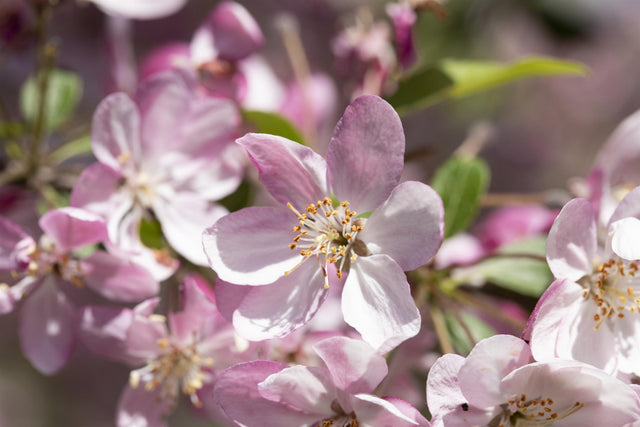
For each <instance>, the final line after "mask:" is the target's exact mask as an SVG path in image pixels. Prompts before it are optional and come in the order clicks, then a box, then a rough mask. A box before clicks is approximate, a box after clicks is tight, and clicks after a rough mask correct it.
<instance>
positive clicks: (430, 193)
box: [203, 96, 443, 352]
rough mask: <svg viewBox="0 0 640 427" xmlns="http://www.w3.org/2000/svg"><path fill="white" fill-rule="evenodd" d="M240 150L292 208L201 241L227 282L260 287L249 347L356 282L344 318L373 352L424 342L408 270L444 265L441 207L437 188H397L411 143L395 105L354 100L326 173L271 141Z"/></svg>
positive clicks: (307, 154)
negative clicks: (419, 338)
mask: <svg viewBox="0 0 640 427" xmlns="http://www.w3.org/2000/svg"><path fill="white" fill-rule="evenodd" d="M238 143H239V144H240V145H242V146H243V147H245V149H246V150H247V152H248V154H249V157H250V158H251V160H252V161H253V162H254V164H255V165H256V167H257V168H258V171H259V174H260V180H261V181H262V183H263V184H265V186H266V187H267V189H268V190H269V192H270V193H271V195H272V196H273V197H274V198H275V199H276V200H278V201H279V202H280V203H282V204H284V205H286V206H287V207H286V208H285V207H279V208H271V207H264V208H263V207H251V208H245V209H242V210H240V211H238V212H234V213H232V214H229V215H227V216H225V217H223V218H221V219H220V220H219V221H218V222H216V223H215V224H214V225H213V226H212V227H210V228H209V229H207V230H206V231H205V233H204V235H203V245H204V249H205V252H206V254H207V256H208V258H209V262H210V265H211V267H212V268H213V269H214V270H215V271H216V273H217V274H218V276H219V277H220V278H221V279H222V280H225V281H227V282H230V283H233V284H237V285H251V286H252V289H251V291H249V292H248V293H245V294H244V295H242V296H241V297H240V298H239V299H241V300H242V301H241V302H240V303H239V305H238V307H237V309H236V310H235V312H234V314H233V323H234V326H235V327H236V329H237V330H238V333H239V334H240V335H241V336H244V337H245V338H247V339H251V340H262V339H266V338H272V337H276V336H283V335H286V334H288V333H289V332H291V331H292V330H294V329H296V328H298V327H300V326H302V325H303V324H304V323H306V322H308V321H309V319H310V318H311V317H312V316H313V315H314V313H315V312H316V310H317V309H318V307H319V305H320V304H321V303H322V301H323V300H324V299H325V297H326V292H327V288H329V286H330V284H331V283H336V282H339V281H340V280H343V279H345V278H346V282H345V284H344V290H343V292H342V313H343V315H344V319H345V321H346V322H347V323H348V324H349V325H351V326H353V327H354V328H355V329H356V330H357V331H358V332H360V334H361V335H362V337H363V339H364V340H365V341H367V342H368V343H369V344H371V345H372V346H373V347H374V348H376V349H378V350H379V351H380V352H386V351H388V350H390V349H391V348H393V347H395V346H396V345H397V344H399V343H400V342H402V341H404V340H405V339H407V338H409V337H411V336H414V335H415V334H416V333H417V332H418V330H419V328H420V313H419V312H418V309H417V308H416V306H415V303H414V301H413V298H412V296H411V292H410V288H409V284H408V282H407V279H406V276H405V275H404V273H403V270H412V269H415V268H417V267H420V266H421V265H423V264H425V263H426V262H427V261H428V260H429V259H430V258H431V257H433V255H434V254H435V252H436V250H437V249H438V247H439V246H440V243H441V241H442V235H443V208H442V201H441V200H440V197H439V196H438V195H437V194H436V192H435V191H434V190H432V189H431V188H430V187H429V186H427V185H425V184H422V183H419V182H404V183H402V184H398V182H399V179H400V173H401V172H402V166H403V152H404V134H403V131H402V124H401V122H400V119H399V117H398V116H397V114H396V113H395V111H394V110H393V109H392V108H391V107H390V106H389V104H387V103H386V102H385V101H383V100H381V99H380V98H378V97H376V96H362V97H360V98H358V99H356V100H355V101H353V102H352V103H351V105H350V106H349V107H348V108H347V110H346V111H345V113H344V116H343V117H342V119H341V120H340V122H339V123H338V125H337V126H336V130H335V132H334V135H333V139H332V140H331V143H330V144H329V150H328V154H327V160H326V162H325V160H324V159H323V158H322V157H320V156H319V155H318V154H316V153H314V152H313V151H312V150H311V149H309V148H307V147H304V146H302V145H300V144H297V143H294V142H292V141H289V140H287V139H285V138H281V137H276V136H272V135H260V134H248V135H246V136H244V137H243V138H241V139H239V140H238ZM332 197H335V199H337V202H334V200H332ZM369 212H372V213H371V214H370V216H369V217H368V218H367V217H366V216H362V215H361V214H364V213H369ZM345 276H346V277H345ZM241 289H242V287H240V288H239V289H238V292H240V293H243V292H245V291H243V290H241Z"/></svg>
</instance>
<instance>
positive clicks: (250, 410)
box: [213, 361, 319, 427]
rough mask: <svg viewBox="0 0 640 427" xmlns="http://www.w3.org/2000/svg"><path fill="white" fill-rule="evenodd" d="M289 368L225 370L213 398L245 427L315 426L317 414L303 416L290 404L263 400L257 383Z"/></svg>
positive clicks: (263, 365)
mask: <svg viewBox="0 0 640 427" xmlns="http://www.w3.org/2000/svg"><path fill="white" fill-rule="evenodd" d="M287 367H288V366H287V365H283V364H281V363H277V362H268V361H256V362H249V363H240V364H238V365H235V366H232V367H231V368H229V369H226V370H225V371H223V372H222V373H221V374H220V376H219V377H218V379H217V381H216V385H215V387H214V390H213V395H214V399H215V400H216V401H217V402H218V403H219V404H220V406H221V407H222V409H223V410H224V412H225V413H226V414H227V416H228V417H229V418H231V419H232V420H233V421H235V422H237V423H239V424H240V425H245V426H261V427H282V425H283V420H286V423H287V425H292V426H303V425H313V424H314V423H315V422H317V421H319V420H318V419H316V417H315V415H308V414H302V413H300V412H298V411H296V410H294V409H292V408H291V407H290V406H288V405H284V404H281V403H278V402H274V401H272V400H268V399H265V398H263V397H262V396H261V395H260V393H259V391H258V384H259V383H261V382H262V381H264V380H265V379H267V378H268V377H269V376H270V375H272V374H275V373H277V372H280V371H282V370H283V369H286V368H287Z"/></svg>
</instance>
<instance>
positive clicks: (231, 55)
mask: <svg viewBox="0 0 640 427" xmlns="http://www.w3.org/2000/svg"><path fill="white" fill-rule="evenodd" d="M205 26H207V27H208V30H209V31H211V36H212V42H213V45H214V46H215V47H214V48H215V50H216V51H217V52H218V58H220V59H224V60H227V61H237V60H239V59H242V58H245V57H247V56H249V55H250V54H252V53H254V52H255V51H256V50H258V49H259V48H260V47H262V45H263V44H264V36H263V35H262V31H260V27H258V23H257V22H256V21H255V19H253V16H251V14H250V13H249V11H248V10H247V9H245V7H244V6H242V5H241V4H239V3H236V2H231V1H225V2H222V3H220V4H219V5H218V6H217V7H216V8H215V9H214V10H213V12H212V13H211V15H210V16H209V19H208V22H206V23H205Z"/></svg>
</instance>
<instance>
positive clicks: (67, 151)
mask: <svg viewBox="0 0 640 427" xmlns="http://www.w3.org/2000/svg"><path fill="white" fill-rule="evenodd" d="M89 153H91V136H89V135H84V136H81V137H80V138H78V139H74V140H73V141H69V142H67V143H66V144H64V145H62V146H60V147H59V148H57V149H56V150H54V151H53V152H52V153H51V154H49V160H51V161H52V162H54V163H55V164H60V163H62V162H63V161H65V160H67V159H70V158H72V157H75V156H80V155H83V154H89Z"/></svg>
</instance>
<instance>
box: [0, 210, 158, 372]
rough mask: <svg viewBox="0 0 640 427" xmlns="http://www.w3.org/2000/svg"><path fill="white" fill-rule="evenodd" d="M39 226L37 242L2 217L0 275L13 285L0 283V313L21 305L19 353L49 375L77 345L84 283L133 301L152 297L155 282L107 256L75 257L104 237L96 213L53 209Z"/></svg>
mask: <svg viewBox="0 0 640 427" xmlns="http://www.w3.org/2000/svg"><path fill="white" fill-rule="evenodd" d="M40 227H41V228H42V231H44V234H43V235H42V236H41V237H40V239H39V241H38V242H36V241H35V240H34V239H33V238H32V237H30V236H28V235H27V234H26V233H24V231H22V229H20V228H19V227H18V226H17V225H15V224H13V223H12V222H10V221H9V220H7V219H5V218H2V217H0V236H2V237H1V238H0V272H11V276H12V278H13V281H14V284H13V285H12V286H9V285H8V284H6V283H1V284H0V314H5V313H9V312H11V311H13V310H14V309H15V308H16V306H17V305H19V304H20V305H22V310H21V313H20V314H21V316H20V330H19V333H20V340H21V344H22V349H23V352H24V354H25V355H26V357H27V358H28V359H29V360H30V361H31V362H32V363H33V365H34V366H35V367H36V369H38V370H39V371H40V372H42V373H44V374H53V373H55V372H57V371H58V370H59V369H61V368H62V367H63V366H64V365H65V364H66V362H67V360H68V359H69V357H70V356H71V352H72V350H73V347H74V345H75V341H76V325H75V322H76V316H77V314H76V302H74V299H77V298H78V295H77V294H78V289H81V288H83V287H84V286H85V285H86V286H87V287H88V288H90V289H91V290H92V291H94V292H96V293H97V294H99V295H102V296H104V297H106V298H109V299H113V300H116V301H123V302H131V301H140V300H141V299H143V298H148V297H150V296H152V295H155V294H156V293H157V291H158V284H157V282H156V281H155V280H154V279H153V278H152V277H151V275H150V274H149V273H148V272H147V271H146V270H145V269H143V268H141V267H138V266H136V265H133V264H131V263H130V262H128V261H126V260H123V259H120V258H116V257H115V256H113V255H110V254H108V253H106V252H103V251H95V252H93V253H92V254H91V255H89V256H88V257H86V258H78V257H77V256H75V255H74V254H73V251H74V250H76V249H78V248H81V247H84V246H87V245H91V244H94V243H98V242H102V241H104V240H105V239H106V238H107V229H106V225H105V223H104V221H103V220H102V218H100V217H99V216H97V215H95V214H92V213H90V212H87V211H83V210H81V209H77V208H62V209H57V210H53V211H49V212H47V213H46V214H44V215H43V216H42V218H41V219H40ZM81 295H82V294H81ZM82 296H83V297H84V298H86V296H85V295H82Z"/></svg>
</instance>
